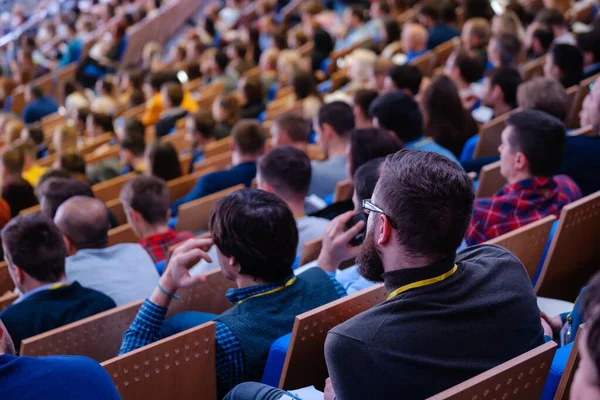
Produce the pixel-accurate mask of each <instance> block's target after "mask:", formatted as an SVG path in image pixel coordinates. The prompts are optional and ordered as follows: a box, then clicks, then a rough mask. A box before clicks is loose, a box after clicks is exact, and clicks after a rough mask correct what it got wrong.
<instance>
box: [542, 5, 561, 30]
mask: <svg viewBox="0 0 600 400" xmlns="http://www.w3.org/2000/svg"><path fill="white" fill-rule="evenodd" d="M535 20H536V21H538V22H541V23H543V24H544V25H547V26H550V27H566V26H567V22H566V21H565V16H564V14H563V13H561V12H560V11H558V10H555V9H553V8H546V9H544V10H542V11H540V12H539V13H538V14H537V15H536V17H535Z"/></svg>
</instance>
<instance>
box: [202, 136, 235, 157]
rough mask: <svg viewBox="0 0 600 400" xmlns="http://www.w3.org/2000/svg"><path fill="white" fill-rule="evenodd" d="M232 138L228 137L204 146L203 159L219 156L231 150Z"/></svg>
mask: <svg viewBox="0 0 600 400" xmlns="http://www.w3.org/2000/svg"><path fill="white" fill-rule="evenodd" d="M231 146H232V138H231V136H228V137H226V138H223V139H221V140H217V141H216V142H212V143H209V144H207V145H206V147H205V148H204V158H205V159H209V158H211V157H215V156H219V155H221V154H223V153H226V152H228V151H230V150H231Z"/></svg>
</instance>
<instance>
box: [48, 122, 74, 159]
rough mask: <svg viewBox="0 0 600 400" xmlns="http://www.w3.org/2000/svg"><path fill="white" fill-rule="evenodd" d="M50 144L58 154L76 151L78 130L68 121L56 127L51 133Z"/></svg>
mask: <svg viewBox="0 0 600 400" xmlns="http://www.w3.org/2000/svg"><path fill="white" fill-rule="evenodd" d="M52 144H53V145H54V150H55V151H56V153H57V154H58V155H59V156H60V155H62V154H65V153H68V152H71V151H77V148H78V147H79V132H77V129H75V127H74V126H73V125H72V124H70V123H68V121H67V123H66V124H64V125H61V126H59V127H57V128H56V129H55V130H54V133H53V134H52Z"/></svg>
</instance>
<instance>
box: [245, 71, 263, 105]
mask: <svg viewBox="0 0 600 400" xmlns="http://www.w3.org/2000/svg"><path fill="white" fill-rule="evenodd" d="M243 90H244V97H246V101H247V102H248V103H252V102H262V101H263V100H264V98H265V88H264V85H263V83H262V80H261V79H260V78H258V77H250V78H247V79H246V83H245V84H244V88H243Z"/></svg>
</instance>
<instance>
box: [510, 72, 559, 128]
mask: <svg viewBox="0 0 600 400" xmlns="http://www.w3.org/2000/svg"><path fill="white" fill-rule="evenodd" d="M517 101H518V103H519V107H521V108H529V109H533V110H540V111H544V112H546V113H548V114H550V115H552V116H554V117H556V118H558V119H560V120H561V121H562V120H564V119H565V118H566V117H567V91H566V90H565V88H564V87H563V86H562V85H561V84H560V83H559V82H557V81H555V80H554V79H551V78H541V77H540V78H534V79H531V80H529V81H527V82H523V83H522V84H521V85H519V89H518V90H517Z"/></svg>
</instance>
